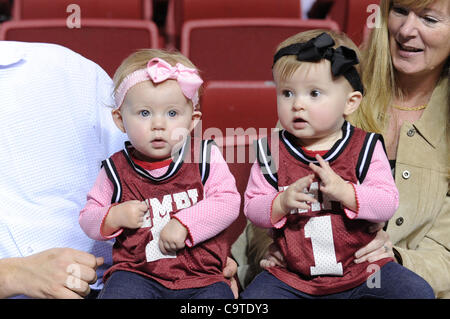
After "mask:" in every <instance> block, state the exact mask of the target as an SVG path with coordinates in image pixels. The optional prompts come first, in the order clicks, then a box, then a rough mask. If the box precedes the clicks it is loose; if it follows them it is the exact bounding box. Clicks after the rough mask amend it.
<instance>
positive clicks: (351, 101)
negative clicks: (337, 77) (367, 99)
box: [344, 91, 363, 116]
mask: <svg viewBox="0 0 450 319" xmlns="http://www.w3.org/2000/svg"><path fill="white" fill-rule="evenodd" d="M362 98H363V96H362V94H361V92H359V91H353V92H351V93H349V94H348V96H347V102H346V105H345V110H344V115H345V116H348V115H350V114H352V113H353V112H355V111H356V109H357V108H358V107H359V104H361V101H362Z"/></svg>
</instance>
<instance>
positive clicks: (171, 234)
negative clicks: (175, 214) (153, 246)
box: [159, 218, 188, 255]
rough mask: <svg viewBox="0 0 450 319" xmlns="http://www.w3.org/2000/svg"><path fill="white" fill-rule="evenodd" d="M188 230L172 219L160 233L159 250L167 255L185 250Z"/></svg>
mask: <svg viewBox="0 0 450 319" xmlns="http://www.w3.org/2000/svg"><path fill="white" fill-rule="evenodd" d="M187 235H188V230H187V229H186V227H184V226H183V225H182V224H181V223H180V222H179V221H178V220H177V219H176V218H172V219H171V220H170V221H169V222H168V223H167V225H166V226H164V228H163V229H162V230H161V232H160V233H159V249H160V250H161V252H162V253H163V254H165V255H167V254H169V253H175V252H176V251H177V250H180V249H182V248H184V246H185V241H186V237H187Z"/></svg>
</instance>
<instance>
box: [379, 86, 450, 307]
mask: <svg viewBox="0 0 450 319" xmlns="http://www.w3.org/2000/svg"><path fill="white" fill-rule="evenodd" d="M447 94H448V79H447V78H445V79H442V80H441V81H440V83H439V84H438V86H437V87H436V89H435V90H434V92H433V95H432V97H431V100H430V102H429V104H428V106H427V108H426V109H425V111H424V113H423V114H422V117H421V118H420V119H419V120H418V121H416V122H415V123H414V124H411V123H407V122H405V123H404V124H403V125H402V127H401V131H400V138H399V142H398V149H397V161H396V167H395V182H396V184H397V187H398V190H399V193H400V204H399V209H398V211H397V212H396V213H395V215H394V216H393V217H392V219H391V220H390V221H389V225H388V228H387V232H388V234H389V236H390V239H391V241H392V243H394V247H395V249H396V250H397V251H398V252H399V253H400V255H401V259H402V262H403V265H404V266H405V267H407V268H409V269H410V270H412V271H414V272H415V273H417V274H419V275H420V276H422V277H423V278H424V279H425V280H427V281H428V283H429V284H430V285H431V286H432V287H433V289H434V292H435V294H436V296H437V297H438V298H450V199H449V180H448V168H449V163H448V154H447V143H448V142H447V136H446V126H447V121H448V117H449V105H448V96H447Z"/></svg>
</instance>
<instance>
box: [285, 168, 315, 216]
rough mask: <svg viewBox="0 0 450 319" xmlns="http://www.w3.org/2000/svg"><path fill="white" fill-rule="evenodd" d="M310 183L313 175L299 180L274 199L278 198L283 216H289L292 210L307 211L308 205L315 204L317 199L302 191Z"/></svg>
mask: <svg viewBox="0 0 450 319" xmlns="http://www.w3.org/2000/svg"><path fill="white" fill-rule="evenodd" d="M312 181H313V175H308V176H305V177H302V178H299V179H298V180H296V181H295V182H294V183H292V184H291V185H289V187H288V188H287V189H286V190H285V191H284V192H283V193H281V194H280V195H279V196H278V197H277V198H276V199H278V198H279V205H280V208H281V211H282V214H283V215H287V214H289V213H290V212H291V210H293V209H309V205H308V203H315V202H317V199H315V198H314V197H312V196H311V195H308V194H305V193H304V189H305V188H308V187H309V186H310V185H311V183H312Z"/></svg>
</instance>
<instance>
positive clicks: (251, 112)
mask: <svg viewBox="0 0 450 319" xmlns="http://www.w3.org/2000/svg"><path fill="white" fill-rule="evenodd" d="M200 107H201V111H202V129H203V132H205V131H206V132H210V133H209V134H212V133H214V132H215V133H216V134H215V136H226V135H228V136H230V135H235V133H236V134H239V135H241V134H240V133H239V132H241V133H245V134H247V135H248V134H251V135H256V134H259V135H267V134H268V133H270V131H271V129H272V128H274V127H275V125H276V123H277V97H276V90H275V85H274V83H273V82H263V81H261V82H238V81H211V82H208V83H207V84H206V85H205V88H204V90H203V94H202V95H201V97H200ZM227 129H228V130H227Z"/></svg>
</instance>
